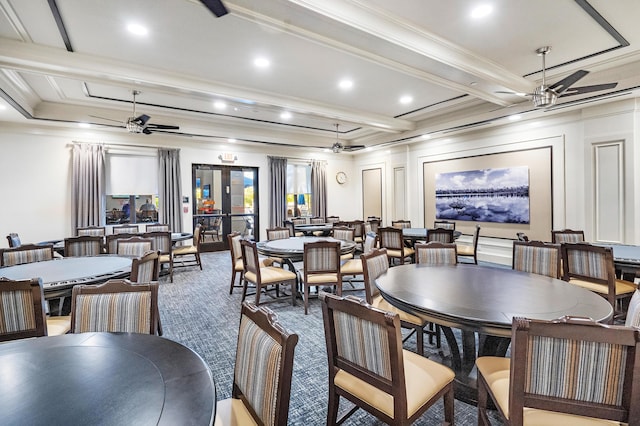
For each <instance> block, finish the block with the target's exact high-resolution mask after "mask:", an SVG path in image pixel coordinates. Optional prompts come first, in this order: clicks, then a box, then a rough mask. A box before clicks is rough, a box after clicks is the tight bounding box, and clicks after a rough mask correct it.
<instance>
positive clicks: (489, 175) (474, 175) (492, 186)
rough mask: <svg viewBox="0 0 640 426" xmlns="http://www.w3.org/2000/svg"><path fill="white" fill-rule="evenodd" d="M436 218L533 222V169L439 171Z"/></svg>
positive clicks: (437, 175)
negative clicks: (531, 215) (531, 218)
mask: <svg viewBox="0 0 640 426" xmlns="http://www.w3.org/2000/svg"><path fill="white" fill-rule="evenodd" d="M436 219H449V220H466V221H476V222H498V223H529V168H528V167H508V168H503V169H481V170H466V171H460V172H450V173H437V174H436Z"/></svg>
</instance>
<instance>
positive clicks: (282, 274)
mask: <svg viewBox="0 0 640 426" xmlns="http://www.w3.org/2000/svg"><path fill="white" fill-rule="evenodd" d="M240 247H241V250H242V262H243V264H244V273H243V277H242V278H243V287H242V301H244V299H245V298H246V297H247V289H248V287H249V283H251V284H252V285H253V286H255V288H256V295H255V296H256V301H255V304H256V305H259V304H260V295H261V294H262V291H263V290H264V291H265V293H267V290H269V287H271V289H272V290H274V291H275V292H276V298H274V300H280V299H282V297H279V295H280V286H281V285H283V286H288V287H289V289H290V292H291V296H290V297H291V304H292V305H294V306H295V304H296V295H297V290H296V287H297V282H298V276H297V275H296V273H295V272H292V271H288V270H286V269H283V268H278V267H276V266H263V265H264V264H263V263H261V261H260V258H259V257H258V247H257V246H256V243H255V242H253V241H249V240H242V241H240Z"/></svg>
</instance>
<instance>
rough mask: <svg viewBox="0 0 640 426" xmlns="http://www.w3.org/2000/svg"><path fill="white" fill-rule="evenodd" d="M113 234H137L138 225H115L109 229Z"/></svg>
mask: <svg viewBox="0 0 640 426" xmlns="http://www.w3.org/2000/svg"><path fill="white" fill-rule="evenodd" d="M111 231H112V232H113V233H114V234H137V233H139V232H140V228H138V225H117V226H114V227H113V228H111Z"/></svg>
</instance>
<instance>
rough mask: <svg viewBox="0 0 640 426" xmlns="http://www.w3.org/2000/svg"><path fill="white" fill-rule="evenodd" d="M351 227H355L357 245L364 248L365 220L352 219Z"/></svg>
mask: <svg viewBox="0 0 640 426" xmlns="http://www.w3.org/2000/svg"><path fill="white" fill-rule="evenodd" d="M349 227H350V228H353V241H355V243H356V247H357V248H360V249H362V243H363V242H364V236H365V235H366V233H365V231H364V221H362V220H352V221H351V222H349Z"/></svg>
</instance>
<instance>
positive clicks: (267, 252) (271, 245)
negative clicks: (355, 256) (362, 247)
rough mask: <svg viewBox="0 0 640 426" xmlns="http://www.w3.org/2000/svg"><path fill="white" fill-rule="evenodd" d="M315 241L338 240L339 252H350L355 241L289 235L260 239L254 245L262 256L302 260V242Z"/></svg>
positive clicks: (353, 248)
mask: <svg viewBox="0 0 640 426" xmlns="http://www.w3.org/2000/svg"><path fill="white" fill-rule="evenodd" d="M315 241H340V252H341V254H346V253H351V252H353V250H355V248H356V243H355V242H353V241H345V240H336V239H335V238H331V237H290V238H285V239H281V240H271V241H260V242H258V243H257V244H256V246H257V248H258V252H259V253H260V254H262V255H264V256H270V257H281V258H283V259H290V260H292V261H298V260H302V255H303V254H304V244H305V243H311V242H315Z"/></svg>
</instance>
